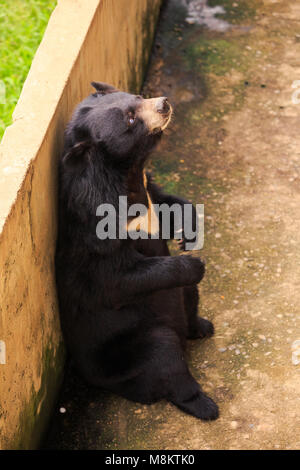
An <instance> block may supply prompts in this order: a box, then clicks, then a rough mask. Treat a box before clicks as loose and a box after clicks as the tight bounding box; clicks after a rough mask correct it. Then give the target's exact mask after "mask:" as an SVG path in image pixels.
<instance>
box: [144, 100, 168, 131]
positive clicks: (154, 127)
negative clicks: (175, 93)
mask: <svg viewBox="0 0 300 470" xmlns="http://www.w3.org/2000/svg"><path fill="white" fill-rule="evenodd" d="M137 114H138V116H139V117H140V118H141V119H142V120H143V121H144V123H145V125H146V126H147V128H148V130H149V132H150V133H152V134H153V133H156V132H160V131H163V130H164V129H165V128H166V127H167V125H168V124H169V122H170V120H171V116H172V106H171V105H170V103H169V101H168V98H166V97H165V96H160V97H159V98H148V99H144V100H143V102H142V104H141V106H140V108H139V110H138V112H137Z"/></svg>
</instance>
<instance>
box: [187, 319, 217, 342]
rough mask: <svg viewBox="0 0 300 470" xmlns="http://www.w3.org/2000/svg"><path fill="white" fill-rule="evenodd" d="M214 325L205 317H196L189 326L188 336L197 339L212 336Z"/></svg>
mask: <svg viewBox="0 0 300 470" xmlns="http://www.w3.org/2000/svg"><path fill="white" fill-rule="evenodd" d="M214 331H215V329H214V325H213V324H212V322H211V321H209V320H206V319H205V318H201V317H197V318H196V319H195V322H194V324H193V325H190V327H189V333H188V338H189V339H197V338H205V337H209V336H212V335H213V334H214Z"/></svg>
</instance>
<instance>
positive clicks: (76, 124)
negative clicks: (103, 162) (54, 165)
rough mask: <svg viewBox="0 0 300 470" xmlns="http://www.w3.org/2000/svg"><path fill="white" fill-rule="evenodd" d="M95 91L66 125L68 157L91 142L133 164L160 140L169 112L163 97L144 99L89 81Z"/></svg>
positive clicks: (120, 161)
mask: <svg viewBox="0 0 300 470" xmlns="http://www.w3.org/2000/svg"><path fill="white" fill-rule="evenodd" d="M92 85H93V87H94V88H95V89H96V93H93V94H91V95H90V96H89V97H88V98H86V99H85V100H84V101H83V102H82V103H80V104H79V106H78V107H77V109H76V110H75V112H74V115H73V117H72V120H71V122H70V123H69V125H68V128H67V131H66V139H65V152H64V153H65V155H66V156H67V158H69V157H71V156H72V154H75V158H76V155H77V157H78V154H79V153H81V150H84V149H86V148H88V147H89V146H94V147H96V148H98V150H99V151H101V150H102V152H103V153H104V154H105V155H106V158H107V159H108V160H110V161H111V162H112V163H117V164H126V161H127V162H128V163H129V164H130V161H131V164H132V159H137V158H142V157H143V156H145V155H146V154H148V153H149V151H150V150H151V149H152V148H153V146H154V145H155V144H156V142H157V141H158V140H159V138H160V136H161V134H162V131H163V130H164V129H165V128H166V127H167V125H168V124H169V122H170V119H171V115H172V107H171V105H170V104H169V102H168V100H167V98H166V97H159V98H150V99H144V98H143V97H142V96H139V95H132V94H129V93H125V92H122V91H119V90H117V89H116V88H114V87H113V86H111V85H107V84H105V83H100V82H92Z"/></svg>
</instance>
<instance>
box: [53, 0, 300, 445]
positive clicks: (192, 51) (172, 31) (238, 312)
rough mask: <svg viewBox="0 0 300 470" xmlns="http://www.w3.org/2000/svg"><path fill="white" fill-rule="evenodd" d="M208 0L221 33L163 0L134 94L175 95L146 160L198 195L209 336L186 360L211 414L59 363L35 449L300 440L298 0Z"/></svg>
mask: <svg viewBox="0 0 300 470" xmlns="http://www.w3.org/2000/svg"><path fill="white" fill-rule="evenodd" d="M193 3H196V2H193ZM199 3H203V1H201V0H199ZM209 5H210V6H216V5H221V6H223V7H224V9H225V12H226V13H225V15H223V16H222V17H221V19H222V21H223V20H224V21H227V22H229V23H230V24H231V25H232V26H231V27H230V28H229V29H228V30H227V31H225V32H220V31H211V30H209V29H207V28H205V27H203V26H201V25H199V24H197V23H195V24H191V23H187V22H185V21H184V19H185V17H186V16H187V14H186V11H185V10H184V9H183V7H182V3H181V2H180V1H179V0H169V2H167V5H166V6H165V8H164V9H163V11H162V16H161V21H160V24H159V28H158V32H157V38H156V43H155V46H154V52H153V57H152V62H151V65H150V67H149V71H148V76H147V80H146V83H145V87H144V94H146V95H151V96H159V95H166V96H169V98H170V101H171V102H172V103H173V104H174V105H175V117H174V120H173V122H172V124H171V125H170V128H169V129H168V130H167V131H166V136H165V138H164V140H163V142H162V144H161V146H160V148H159V149H158V150H157V151H156V153H155V155H153V158H152V159H151V161H150V163H149V167H151V169H152V170H153V171H154V173H155V175H156V180H157V181H158V182H160V183H161V184H162V185H163V186H164V187H165V188H166V189H167V190H168V191H170V192H174V193H178V194H181V195H183V196H185V197H188V198H190V199H191V200H193V202H194V203H204V205H205V245H204V249H203V250H202V252H201V256H202V257H205V258H206V261H207V272H206V276H205V278H204V280H203V281H202V283H201V285H200V288H199V289H200V294H201V306H200V309H199V313H201V315H202V316H205V317H207V318H209V319H210V320H212V321H213V322H214V325H215V329H216V333H215V336H214V337H213V338H211V339H207V340H204V341H196V342H190V344H189V347H188V357H189V364H190V368H191V370H192V372H193V374H194V376H195V377H196V378H197V379H198V381H199V382H200V383H201V385H202V386H203V388H204V390H205V391H206V392H207V393H209V395H210V396H211V397H212V398H214V399H215V400H216V401H217V402H218V404H219V407H220V418H219V419H218V420H217V421H215V422H211V423H204V422H201V421H198V420H197V419H195V418H193V417H191V416H188V415H185V414H184V413H182V412H180V411H179V410H178V409H177V408H175V407H173V406H172V405H170V404H168V403H165V402H161V403H157V404H155V405H152V406H141V405H139V404H137V403H131V402H128V401H126V400H124V399H122V398H119V397H116V396H112V395H111V394H108V393H106V392H103V391H99V390H95V389H91V388H88V387H86V385H84V384H83V383H82V382H81V380H80V379H79V378H78V377H77V376H76V375H75V374H74V371H72V370H71V369H69V371H68V375H67V377H66V381H65V384H64V387H63V390H62V395H61V398H60V401H59V404H58V406H57V410H56V415H55V419H54V422H53V424H52V427H51V430H50V433H49V436H48V440H47V442H46V443H45V445H44V448H56V449H87V448H88V449H154V450H156V449H295V448H299V447H300V431H299V430H300V365H299V364H298V365H297V357H298V356H297V351H296V347H297V345H296V343H295V341H297V340H299V339H300V319H299V313H300V250H299V246H300V132H299V129H300V104H296V101H295V100H294V101H295V104H293V102H292V94H293V92H294V91H295V90H294V89H293V88H292V84H293V82H294V81H295V80H300V2H295V1H294V0H264V1H258V0H257V1H254V0H253V1H251V0H240V1H238V0H236V1H231V0H211V1H210V2H209ZM192 23H193V22H192ZM173 249H174V251H175V252H176V247H173ZM293 345H294V351H293ZM292 354H293V355H292ZM292 358H293V361H292ZM298 359H300V354H299V357H298ZM293 362H294V363H293ZM60 408H64V409H65V412H64V413H60V411H59V409H60ZM62 411H64V410H62Z"/></svg>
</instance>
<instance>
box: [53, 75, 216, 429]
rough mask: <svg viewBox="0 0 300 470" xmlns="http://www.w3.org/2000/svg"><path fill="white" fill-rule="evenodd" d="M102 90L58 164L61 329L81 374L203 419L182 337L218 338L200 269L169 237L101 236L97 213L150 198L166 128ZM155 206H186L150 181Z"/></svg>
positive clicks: (80, 112)
mask: <svg viewBox="0 0 300 470" xmlns="http://www.w3.org/2000/svg"><path fill="white" fill-rule="evenodd" d="M93 86H94V87H95V88H96V90H97V93H94V94H93V95H90V96H89V97H88V98H87V99H86V100H84V101H83V102H82V103H81V104H80V105H79V106H78V107H77V109H76V111H75V113H74V115H73V118H72V120H71V122H70V123H69V125H68V127H67V130H66V133H65V148H64V152H63V155H62V158H61V161H60V196H59V236H58V246H57V254H56V271H57V284H58V294H59V303H60V313H61V324H62V329H63V333H64V337H65V340H66V344H67V347H68V349H69V351H70V353H71V356H72V358H73V360H74V362H75V364H76V366H77V368H78V370H79V372H80V373H81V374H82V376H83V377H84V378H85V380H87V381H88V382H89V383H91V384H93V385H96V386H99V387H104V388H106V389H108V390H111V391H113V392H115V393H118V394H120V395H122V396H124V397H126V398H128V399H130V400H136V401H138V402H141V403H153V402H155V401H157V400H161V399H166V400H169V401H171V402H172V403H174V404H175V405H176V406H178V407H179V408H180V409H182V410H183V411H185V412H187V413H190V414H192V415H194V416H196V417H197V418H201V419H204V420H211V419H216V418H217V417H218V408H217V406H216V405H215V403H214V402H213V401H212V400H211V399H210V398H208V397H207V396H206V395H205V394H204V393H203V392H202V391H201V388H200V386H199V385H198V383H197V382H196V381H195V379H194V378H193V377H192V375H191V374H190V372H189V370H188V367H187V364H186V362H185V360H184V356H183V354H184V353H183V352H184V347H185V343H186V338H187V337H191V338H197V337H204V336H206V335H211V334H213V326H212V324H211V323H210V322H208V321H207V320H204V319H201V318H200V317H197V305H198V291H197V283H198V282H200V281H201V279H202V277H203V275H204V264H203V263H202V262H201V260H200V259H198V258H195V257H191V256H189V255H182V256H174V257H171V256H170V255H169V250H168V246H167V243H166V241H165V240H151V239H148V240H137V241H133V240H130V239H127V240H103V241H101V240H99V239H98V238H97V236H96V225H97V223H98V221H99V218H98V217H96V209H97V207H98V206H99V204H101V203H111V204H113V205H114V206H115V208H116V209H117V207H118V197H119V195H127V196H128V199H129V201H130V202H137V201H138V202H145V203H146V201H147V195H146V190H145V187H144V183H143V167H144V164H145V161H146V158H147V156H148V155H149V152H150V151H151V150H152V149H153V147H154V146H155V144H156V143H157V141H158V140H159V139H160V135H161V132H158V133H155V134H154V135H153V134H149V132H148V129H147V128H146V126H145V123H144V122H143V120H141V119H137V120H136V122H135V123H134V125H133V126H131V127H128V122H127V115H128V112H131V113H134V111H135V108H136V107H137V106H138V103H140V100H141V99H142V98H141V97H136V96H134V95H130V94H127V93H123V92H119V91H118V90H116V89H114V88H113V87H111V86H109V85H106V84H97V83H94V84H93ZM147 190H148V192H149V194H150V197H151V199H152V201H153V203H163V202H164V203H167V204H169V205H170V204H173V203H179V204H181V205H182V204H184V203H186V202H187V201H185V200H183V199H181V198H179V197H176V196H170V195H166V194H164V192H163V191H162V190H161V189H160V188H159V187H158V186H156V185H155V184H154V183H153V181H152V180H151V178H150V177H148V180H147Z"/></svg>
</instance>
